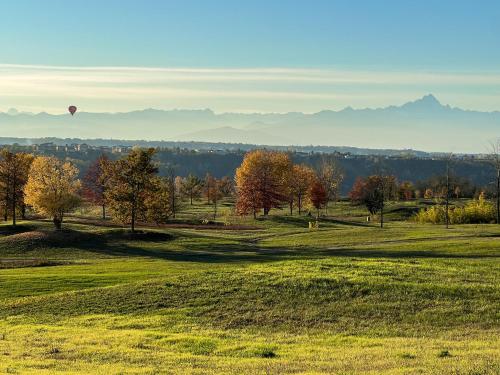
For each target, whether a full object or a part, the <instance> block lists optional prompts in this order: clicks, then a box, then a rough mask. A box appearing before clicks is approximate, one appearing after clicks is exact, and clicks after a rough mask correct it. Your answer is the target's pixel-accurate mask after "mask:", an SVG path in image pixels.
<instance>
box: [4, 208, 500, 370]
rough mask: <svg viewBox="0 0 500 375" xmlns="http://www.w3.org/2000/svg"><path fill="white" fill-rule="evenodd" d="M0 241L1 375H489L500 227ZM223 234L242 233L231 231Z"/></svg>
mask: <svg viewBox="0 0 500 375" xmlns="http://www.w3.org/2000/svg"><path fill="white" fill-rule="evenodd" d="M413 208H414V207H413V205H411V204H407V205H404V204H402V205H395V206H393V207H391V208H390V210H389V211H390V212H389V213H388V215H387V218H388V219H389V220H390V221H389V222H388V223H387V226H386V228H384V229H380V228H378V227H377V223H375V222H374V223H367V222H366V221H365V220H364V218H365V215H366V213H365V212H364V210H363V209H361V208H356V207H351V206H349V205H348V204H340V205H337V207H336V208H335V209H334V210H332V212H331V213H332V214H333V215H332V216H330V217H328V218H325V219H323V220H322V222H321V225H320V229H319V230H313V231H310V230H309V229H308V221H309V220H310V218H308V217H306V216H303V217H298V216H293V217H290V216H287V215H285V211H283V212H275V213H274V214H273V215H272V216H271V217H269V218H267V219H259V220H257V221H254V220H251V219H249V218H236V217H233V216H231V215H230V214H229V209H230V208H229V206H228V205H225V206H223V207H221V209H220V210H219V214H220V216H219V218H218V221H221V222H222V221H226V224H234V225H235V226H234V227H231V226H227V227H222V226H221V227H220V229H213V228H212V229H206V230H204V229H200V227H196V228H195V227H189V226H188V225H186V227H185V228H184V227H183V223H191V222H195V221H196V220H199V219H200V218H204V217H205V216H206V217H209V216H210V212H209V208H208V207H206V206H205V205H204V204H202V203H199V204H197V206H196V207H194V208H190V207H187V206H186V207H185V210H184V212H183V213H182V214H181V215H180V217H179V218H178V219H177V224H178V225H177V226H176V227H165V228H158V229H154V228H152V229H148V231H149V232H154V233H153V234H151V233H148V234H145V235H139V236H137V237H131V236H130V235H129V234H127V233H126V232H125V231H124V230H122V229H120V228H116V227H112V226H102V225H99V223H96V222H92V221H86V220H85V218H84V217H82V215H88V214H89V212H88V211H82V212H80V213H79V216H75V217H73V218H70V219H69V220H68V222H67V223H66V224H65V230H64V231H63V232H61V233H54V232H53V230H52V228H51V226H50V223H46V222H40V221H38V222H35V221H32V222H23V223H21V225H20V226H19V227H18V228H17V229H16V230H14V229H12V228H10V227H9V226H7V225H3V226H0V359H1V360H0V373H11V374H53V373H57V372H60V373H65V374H66V373H67V374H72V373H75V374H76V373H78V374H121V373H123V374H125V373H127V374H211V373H217V374H219V373H222V374H231V373H234V374H359V373H373V374H375V373H377V374H378V373H380V374H471V375H472V374H499V373H500V340H499V336H500V335H499V334H500V320H499V318H500V262H499V259H500V250H499V249H500V226H496V225H477V226H476V225H468V226H453V227H451V228H450V229H449V230H446V229H445V228H444V227H442V226H433V225H417V224H414V223H412V222H410V221H406V220H403V219H404V218H406V217H407V216H408V215H407V212H409V211H411V210H413ZM236 225H239V226H240V228H239V229H238V227H237V226H236Z"/></svg>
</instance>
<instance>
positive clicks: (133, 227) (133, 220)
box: [130, 208, 135, 233]
mask: <svg viewBox="0 0 500 375" xmlns="http://www.w3.org/2000/svg"><path fill="white" fill-rule="evenodd" d="M130 230H131V231H132V233H135V208H132V217H131V220H130Z"/></svg>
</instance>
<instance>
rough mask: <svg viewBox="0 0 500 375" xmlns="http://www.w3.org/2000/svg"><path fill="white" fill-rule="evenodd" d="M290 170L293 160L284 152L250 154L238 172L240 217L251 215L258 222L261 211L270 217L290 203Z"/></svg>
mask: <svg viewBox="0 0 500 375" xmlns="http://www.w3.org/2000/svg"><path fill="white" fill-rule="evenodd" d="M291 168H292V162H291V160H290V157H289V155H288V154H286V153H284V152H277V151H268V150H254V151H250V152H248V153H247V154H246V155H245V158H244V159H243V162H242V163H241V166H240V167H239V168H238V169H236V189H237V193H238V197H237V202H236V209H237V211H238V212H239V213H240V214H248V213H250V212H252V213H253V215H254V218H255V217H256V216H257V211H259V210H260V209H263V210H264V215H268V214H269V211H271V209H272V208H278V207H281V205H282V204H283V203H285V202H287V201H288V191H287V190H288V178H289V176H290V170H291Z"/></svg>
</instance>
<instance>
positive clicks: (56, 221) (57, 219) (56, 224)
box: [52, 216, 62, 230]
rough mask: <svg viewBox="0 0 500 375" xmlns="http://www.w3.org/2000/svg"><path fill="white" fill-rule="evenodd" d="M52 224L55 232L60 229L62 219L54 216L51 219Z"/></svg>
mask: <svg viewBox="0 0 500 375" xmlns="http://www.w3.org/2000/svg"><path fill="white" fill-rule="evenodd" d="M52 221H53V222H54V226H55V227H56V229H57V230H61V228H62V219H61V218H60V217H57V216H54V218H53V219H52Z"/></svg>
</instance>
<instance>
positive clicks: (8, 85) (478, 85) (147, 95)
mask: <svg viewBox="0 0 500 375" xmlns="http://www.w3.org/2000/svg"><path fill="white" fill-rule="evenodd" d="M499 85H500V73H484V74H477V73H468V72H464V73H441V72H419V71H416V72H386V71H376V70H373V71H367V70H365V71H352V70H342V69H304V68H301V69H294V68H237V69H234V68H154V67H71V66H43V65H14V64H0V98H2V99H8V100H7V102H8V103H9V105H11V106H16V103H17V101H16V98H30V99H31V100H33V101H34V102H35V103H33V104H32V106H33V107H40V106H39V105H38V104H37V103H36V101H37V100H38V101H40V102H42V101H43V102H46V101H47V100H49V99H51V100H52V101H53V103H56V102H60V101H64V100H65V99H66V98H68V97H70V98H72V99H73V100H77V99H79V98H81V99H85V100H87V105H88V106H89V110H91V109H92V108H96V109H98V108H103V107H105V106H106V105H108V106H113V107H120V101H126V103H123V106H129V107H130V106H132V107H135V108H137V107H139V106H140V105H143V104H144V103H151V105H156V103H158V102H159V101H160V100H162V101H164V102H172V103H175V105H177V106H181V107H185V108H192V107H193V106H200V107H210V106H217V108H214V109H215V110H218V111H233V110H235V109H245V108H248V109H252V110H255V108H259V107H262V108H263V110H262V111H269V110H271V111H272V110H273V109H272V107H271V108H270V106H271V105H272V103H269V101H270V100H276V102H277V108H278V109H279V110H283V108H284V106H285V103H284V102H283V101H286V100H289V101H290V106H289V108H287V110H289V111H305V112H307V111H314V110H321V109H329V108H334V109H340V108H343V107H346V106H353V107H374V106H381V105H391V104H399V103H400V99H405V100H406V99H415V98H416V97H417V96H419V95H422V94H424V93H427V92H434V93H435V94H437V95H438V96H440V97H441V98H442V97H445V98H449V99H452V100H454V101H455V103H456V104H458V103H460V104H463V103H464V102H466V101H467V100H470V104H469V105H467V106H466V107H467V108H477V109H481V110H495V109H498V108H495V107H493V106H494V105H495V104H494V103H496V102H498V99H499V96H500V94H499V92H498V89H497V87H498V86H499ZM92 100H94V101H95V103H93V102H92ZM134 100H135V102H136V104H135V105H131V103H134ZM394 100H396V101H397V102H394ZM264 101H266V103H264ZM4 102H5V100H4ZM104 102H106V103H107V104H103V103H104ZM278 102H280V103H278ZM455 103H452V104H455ZM21 105H22V106H26V105H25V103H22V104H21ZM278 105H279V106H278ZM485 105H487V106H488V107H485ZM320 106H321V107H320ZM50 107H57V106H56V105H51V106H50ZM123 109H124V110H126V108H123Z"/></svg>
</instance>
